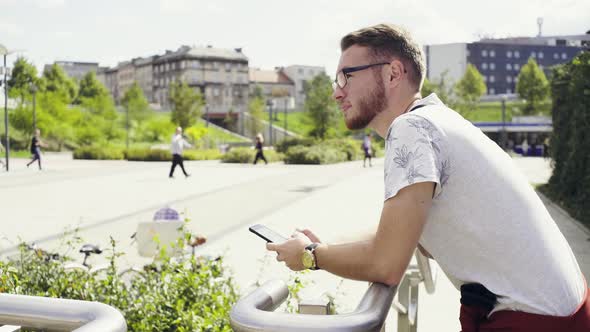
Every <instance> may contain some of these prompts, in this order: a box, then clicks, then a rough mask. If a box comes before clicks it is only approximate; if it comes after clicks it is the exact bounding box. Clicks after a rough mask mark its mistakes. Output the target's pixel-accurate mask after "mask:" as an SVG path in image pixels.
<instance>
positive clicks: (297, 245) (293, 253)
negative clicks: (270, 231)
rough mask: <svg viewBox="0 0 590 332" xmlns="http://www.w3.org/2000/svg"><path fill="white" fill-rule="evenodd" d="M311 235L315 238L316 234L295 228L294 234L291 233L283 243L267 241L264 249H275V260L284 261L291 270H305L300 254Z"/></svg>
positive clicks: (310, 239)
mask: <svg viewBox="0 0 590 332" xmlns="http://www.w3.org/2000/svg"><path fill="white" fill-rule="evenodd" d="M306 233H307V234H306ZM308 234H309V235H308ZM310 235H311V237H310ZM312 237H313V239H317V236H315V235H314V234H313V233H312V232H311V231H309V230H303V231H300V230H297V232H295V234H293V235H291V238H289V239H288V240H287V241H285V242H283V243H278V244H277V243H267V244H266V249H268V250H270V251H275V252H276V253H277V261H279V262H285V264H286V265H287V267H288V268H290V269H291V270H293V271H301V270H305V267H304V266H303V262H302V261H301V255H302V254H303V250H305V247H307V246H308V245H309V244H311V242H312V241H313V240H312ZM314 242H315V241H314Z"/></svg>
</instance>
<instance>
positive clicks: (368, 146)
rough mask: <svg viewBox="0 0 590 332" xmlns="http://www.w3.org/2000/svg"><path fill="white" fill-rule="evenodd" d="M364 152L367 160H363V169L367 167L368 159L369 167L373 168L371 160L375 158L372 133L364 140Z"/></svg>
mask: <svg viewBox="0 0 590 332" xmlns="http://www.w3.org/2000/svg"><path fill="white" fill-rule="evenodd" d="M363 151H364V152H365V159H363V167H367V159H369V166H370V167H373V164H371V158H372V157H373V150H372V146H371V133H368V134H367V135H366V136H365V138H364V139H363Z"/></svg>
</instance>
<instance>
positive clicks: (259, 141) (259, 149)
mask: <svg viewBox="0 0 590 332" xmlns="http://www.w3.org/2000/svg"><path fill="white" fill-rule="evenodd" d="M263 144H264V137H262V134H261V133H258V134H257V135H256V157H254V165H256V163H257V162H258V159H262V160H263V161H264V164H265V165H266V164H268V161H267V160H266V157H264V149H263Z"/></svg>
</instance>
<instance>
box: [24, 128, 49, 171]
mask: <svg viewBox="0 0 590 332" xmlns="http://www.w3.org/2000/svg"><path fill="white" fill-rule="evenodd" d="M44 146H45V144H43V142H42V141H41V130H39V129H35V135H34V136H33V138H32V139H31V155H32V159H31V161H29V163H28V164H27V167H29V166H31V164H32V163H34V162H35V161H37V163H38V164H39V170H41V147H44Z"/></svg>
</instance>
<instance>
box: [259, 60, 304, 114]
mask: <svg viewBox="0 0 590 332" xmlns="http://www.w3.org/2000/svg"><path fill="white" fill-rule="evenodd" d="M249 77H250V96H252V95H253V94H254V93H255V90H256V89H257V87H259V88H260V89H261V90H262V94H263V95H264V97H265V98H266V100H270V101H271V102H272V106H273V108H274V109H275V110H280V111H285V112H286V111H291V110H293V109H294V108H295V95H296V88H295V83H294V82H293V81H292V80H291V79H290V78H289V77H288V76H287V75H286V74H285V72H284V71H283V69H282V68H275V69H274V70H261V69H258V68H250V74H249Z"/></svg>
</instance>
